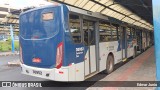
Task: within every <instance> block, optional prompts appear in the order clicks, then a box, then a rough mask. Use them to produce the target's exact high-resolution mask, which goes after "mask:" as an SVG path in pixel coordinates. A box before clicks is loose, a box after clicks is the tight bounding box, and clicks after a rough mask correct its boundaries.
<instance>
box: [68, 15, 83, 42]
mask: <svg viewBox="0 0 160 90" xmlns="http://www.w3.org/2000/svg"><path fill="white" fill-rule="evenodd" d="M80 26H81V24H80V17H79V16H78V15H74V14H70V15H69V27H70V32H71V35H72V38H73V41H74V42H75V43H81V41H82V40H81V28H80Z"/></svg>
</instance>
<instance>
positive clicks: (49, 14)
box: [42, 12, 54, 20]
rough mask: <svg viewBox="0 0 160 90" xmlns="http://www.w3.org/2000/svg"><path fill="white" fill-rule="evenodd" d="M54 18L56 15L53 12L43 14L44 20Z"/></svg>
mask: <svg viewBox="0 0 160 90" xmlns="http://www.w3.org/2000/svg"><path fill="white" fill-rule="evenodd" d="M53 18H54V15H53V13H52V12H49V13H44V14H42V19H43V20H52V19H53Z"/></svg>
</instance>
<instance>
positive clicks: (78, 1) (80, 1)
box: [74, 0, 83, 6]
mask: <svg viewBox="0 0 160 90" xmlns="http://www.w3.org/2000/svg"><path fill="white" fill-rule="evenodd" d="M82 2H83V0H77V1H76V2H75V4H74V6H79V5H80V4H81V3H82Z"/></svg>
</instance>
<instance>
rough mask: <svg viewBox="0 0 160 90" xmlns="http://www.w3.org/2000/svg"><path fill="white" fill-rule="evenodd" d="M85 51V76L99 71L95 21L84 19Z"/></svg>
mask: <svg viewBox="0 0 160 90" xmlns="http://www.w3.org/2000/svg"><path fill="white" fill-rule="evenodd" d="M83 32H84V45H85V47H86V49H85V50H86V51H85V61H84V62H85V76H88V75H90V74H92V73H94V72H96V71H97V67H96V47H95V45H96V42H95V41H96V40H95V22H92V21H87V20H83Z"/></svg>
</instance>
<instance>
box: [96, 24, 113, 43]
mask: <svg viewBox="0 0 160 90" xmlns="http://www.w3.org/2000/svg"><path fill="white" fill-rule="evenodd" d="M99 35H100V36H99V39H100V40H99V41H100V42H108V41H111V30H110V24H109V23H108V22H105V21H100V22H99Z"/></svg>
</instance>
